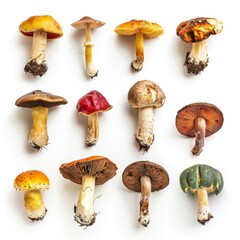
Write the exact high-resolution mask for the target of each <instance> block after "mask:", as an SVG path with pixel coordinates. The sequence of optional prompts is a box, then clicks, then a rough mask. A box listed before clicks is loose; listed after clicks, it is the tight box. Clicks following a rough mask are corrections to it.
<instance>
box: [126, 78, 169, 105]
mask: <svg viewBox="0 0 240 240" xmlns="http://www.w3.org/2000/svg"><path fill="white" fill-rule="evenodd" d="M165 98H166V97H165V95H164V92H163V91H162V89H161V88H160V87H159V86H158V85H157V84H155V83H154V82H151V81H149V80H142V81H138V82H136V83H135V84H134V85H133V86H132V87H131V88H130V90H129V92H128V103H129V106H130V107H132V108H143V107H155V108H160V107H161V106H162V105H163V104H164V102H165Z"/></svg>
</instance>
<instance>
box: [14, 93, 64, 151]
mask: <svg viewBox="0 0 240 240" xmlns="http://www.w3.org/2000/svg"><path fill="white" fill-rule="evenodd" d="M62 104H67V100H66V99H65V98H63V97H60V96H57V95H53V94H51V93H48V92H43V91H41V90H35V91H32V92H30V93H27V94H25V95H23V96H22V97H20V98H18V99H17V100H16V102H15V105H16V106H17V107H25V108H32V126H31V129H30V132H29V134H28V143H29V144H30V145H31V146H32V147H33V148H34V149H36V150H41V149H42V148H43V147H45V146H46V145H47V144H48V132H47V118H48V109H49V108H51V107H56V106H58V105H62Z"/></svg>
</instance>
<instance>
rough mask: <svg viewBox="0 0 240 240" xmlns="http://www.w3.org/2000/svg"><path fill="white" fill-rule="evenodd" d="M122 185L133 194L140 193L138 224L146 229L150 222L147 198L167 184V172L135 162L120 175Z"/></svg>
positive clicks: (155, 165) (150, 164)
mask: <svg viewBox="0 0 240 240" xmlns="http://www.w3.org/2000/svg"><path fill="white" fill-rule="evenodd" d="M122 181H123V184H124V185H125V186H126V187H127V188H128V189H130V190H132V191H134V192H141V199H140V211H139V219H138V221H139V223H140V224H141V225H142V226H144V227H147V226H148V224H149V222H150V217H149V198H150V194H151V192H155V191H159V190H162V189H164V188H165V187H167V186H168V184H169V176H168V173H167V171H166V170H165V169H164V168H163V167H162V166H160V165H159V164H157V163H154V162H150V161H137V162H134V163H132V164H130V165H128V166H127V167H126V168H125V169H124V171H123V173H122Z"/></svg>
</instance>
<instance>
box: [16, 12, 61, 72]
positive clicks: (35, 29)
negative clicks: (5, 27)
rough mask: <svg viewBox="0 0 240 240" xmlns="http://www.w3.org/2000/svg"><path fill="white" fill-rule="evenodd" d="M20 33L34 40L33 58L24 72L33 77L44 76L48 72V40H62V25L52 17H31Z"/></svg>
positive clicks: (23, 23) (23, 24)
mask: <svg viewBox="0 0 240 240" xmlns="http://www.w3.org/2000/svg"><path fill="white" fill-rule="evenodd" d="M19 31H20V32H21V33H22V34H23V35H25V36H28V37H32V38H33V42H32V52H31V57H30V59H29V61H28V63H27V64H26V66H25V68H24V71H25V72H26V73H28V74H31V75H33V76H40V77H41V76H42V75H43V74H45V73H46V71H47V65H46V55H45V54H46V47H47V39H56V38H60V37H62V35H63V30H62V27H61V25H60V24H59V23H58V22H57V21H56V20H54V18H53V17H52V16H49V15H42V16H31V17H29V18H28V19H27V20H25V21H23V22H22V23H21V24H20V26H19Z"/></svg>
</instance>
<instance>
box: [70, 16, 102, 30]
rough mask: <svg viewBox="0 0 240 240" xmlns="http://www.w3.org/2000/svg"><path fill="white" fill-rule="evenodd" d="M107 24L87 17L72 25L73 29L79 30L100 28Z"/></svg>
mask: <svg viewBox="0 0 240 240" xmlns="http://www.w3.org/2000/svg"><path fill="white" fill-rule="evenodd" d="M104 24H105V22H101V21H98V20H96V19H93V18H91V17H88V16H85V17H83V18H81V19H80V20H78V21H76V22H74V23H72V24H71V26H72V27H75V28H77V29H84V28H87V27H88V28H100V27H102V26H103V25H104Z"/></svg>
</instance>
